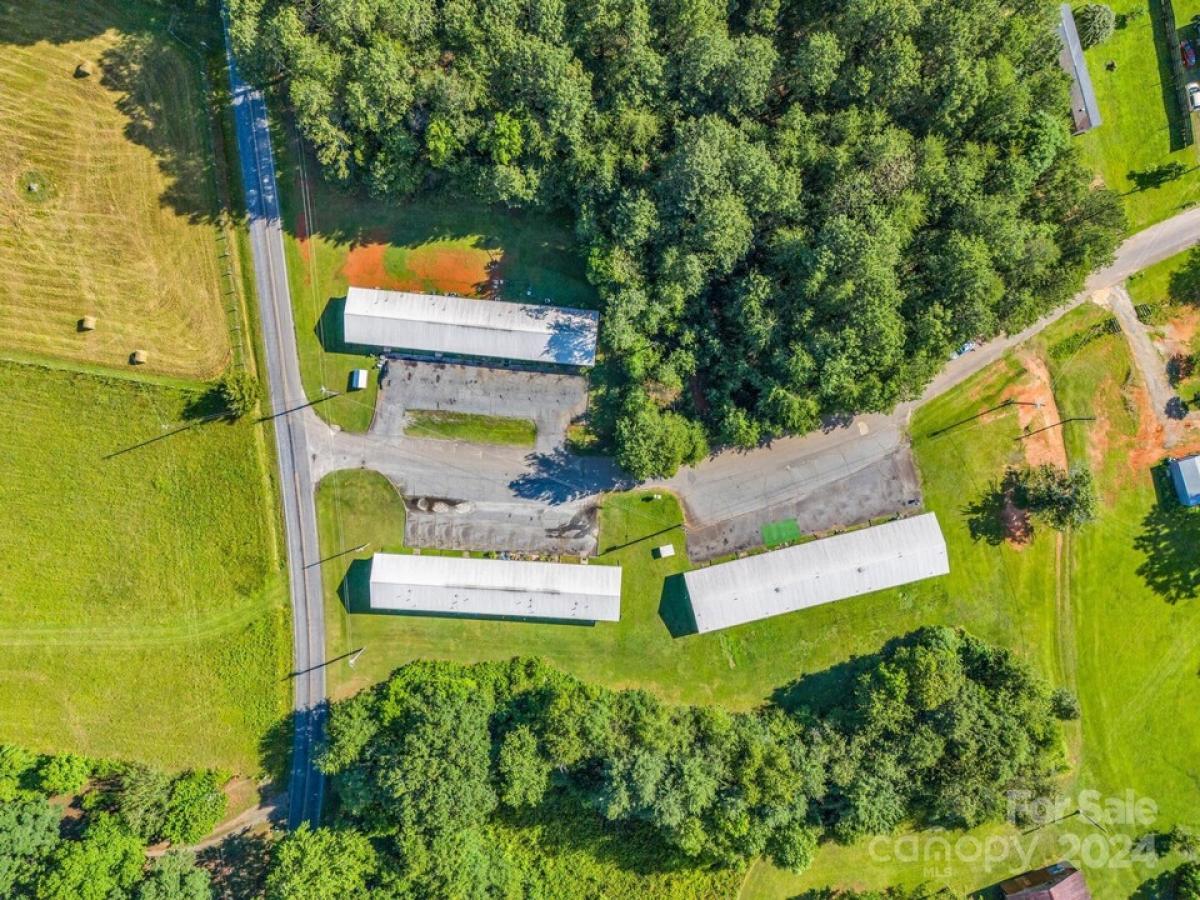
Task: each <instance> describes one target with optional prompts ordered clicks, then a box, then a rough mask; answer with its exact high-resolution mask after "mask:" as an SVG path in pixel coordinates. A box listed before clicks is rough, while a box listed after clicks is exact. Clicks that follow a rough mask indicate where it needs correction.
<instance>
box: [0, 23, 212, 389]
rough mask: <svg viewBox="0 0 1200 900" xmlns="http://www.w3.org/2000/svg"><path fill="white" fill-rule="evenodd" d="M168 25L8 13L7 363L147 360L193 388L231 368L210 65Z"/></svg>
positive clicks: (2, 106)
mask: <svg viewBox="0 0 1200 900" xmlns="http://www.w3.org/2000/svg"><path fill="white" fill-rule="evenodd" d="M169 16H170V13H169V10H167V9H165V8H163V7H162V6H154V5H151V4H148V3H143V2H139V0H78V2H76V0H28V2H23V3H4V4H0V85H2V86H3V90H2V91H0V269H2V270H3V271H4V278H3V280H0V352H5V351H7V352H10V353H14V354H20V355H25V356H41V357H59V358H66V359H72V360H78V361H82V362H86V363H93V364H102V365H106V366H126V365H128V360H129V356H130V354H131V353H132V352H133V351H134V350H143V351H145V352H146V353H147V359H148V362H147V364H146V367H145V368H146V369H148V370H151V371H155V372H161V373H167V374H171V375H177V376H184V377H189V378H209V377H213V376H216V375H218V374H219V373H220V372H221V370H222V369H223V368H224V367H225V365H226V364H227V363H228V361H229V359H230V341H229V338H228V321H227V315H226V311H225V309H224V307H223V305H222V283H221V269H220V260H219V258H218V252H219V251H218V238H219V235H220V226H219V225H218V224H217V212H218V208H217V201H216V196H217V194H216V187H215V185H216V181H215V172H214V166H213V153H212V134H211V129H210V120H209V118H208V116H207V115H205V114H204V110H206V109H207V108H208V104H207V102H206V98H205V96H204V93H203V89H202V82H201V74H200V73H201V70H202V68H203V64H202V62H201V61H200V60H199V59H198V58H197V57H195V56H193V55H191V54H192V52H193V51H190V50H189V49H187V48H185V47H184V45H183V44H181V43H180V42H179V41H178V40H176V39H175V38H173V37H172V36H171V35H170V34H169V33H168V32H167V26H168V22H169ZM176 30H177V31H179V30H180V26H178V25H177V26H176ZM81 65H82V66H84V67H85V68H83V69H79V70H77V66H81ZM85 72H90V74H85ZM85 316H93V317H95V319H96V328H95V330H94V331H84V330H81V329H79V328H78V324H79V322H80V320H81V319H82V318H83V317H85Z"/></svg>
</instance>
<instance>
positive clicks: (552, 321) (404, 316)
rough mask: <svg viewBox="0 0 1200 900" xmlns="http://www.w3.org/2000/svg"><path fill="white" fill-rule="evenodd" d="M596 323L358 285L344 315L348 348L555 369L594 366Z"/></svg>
mask: <svg viewBox="0 0 1200 900" xmlns="http://www.w3.org/2000/svg"><path fill="white" fill-rule="evenodd" d="M599 322H600V314H599V313H597V312H596V311H595V310H590V309H571V308H568V307H563V306H541V305H538V304H530V303H506V302H503V301H499V300H469V299H466V298H464V297H443V296H438V295H434V294H412V293H408V292H405V291H384V290H377V289H375V288H361V287H351V288H350V290H349V291H348V292H347V295H346V310H345V314H344V317H343V325H344V328H345V340H346V342H347V343H348V344H362V345H365V346H370V347H382V348H386V349H392V350H401V349H403V350H414V351H419V352H422V353H437V354H446V355H450V356H473V357H486V358H492V359H505V360H518V361H521V362H539V363H552V364H554V365H560V366H591V365H595V362H596V333H597V330H598V328H599Z"/></svg>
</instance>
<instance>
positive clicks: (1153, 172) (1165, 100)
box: [1075, 0, 1200, 232]
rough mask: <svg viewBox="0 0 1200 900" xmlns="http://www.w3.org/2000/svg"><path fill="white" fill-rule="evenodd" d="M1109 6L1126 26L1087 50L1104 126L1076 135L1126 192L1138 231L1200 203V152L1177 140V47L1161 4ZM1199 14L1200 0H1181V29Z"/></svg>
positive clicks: (1101, 171) (1110, 181)
mask: <svg viewBox="0 0 1200 900" xmlns="http://www.w3.org/2000/svg"><path fill="white" fill-rule="evenodd" d="M1110 5H1111V6H1112V8H1113V10H1114V11H1115V12H1116V13H1117V15H1118V22H1119V23H1120V22H1123V23H1124V24H1123V26H1122V27H1119V28H1118V29H1117V30H1116V32H1115V33H1114V34H1113V36H1112V38H1110V39H1109V40H1108V41H1106V42H1105V43H1103V44H1100V45H1099V46H1096V47H1093V48H1092V49H1090V50H1088V51H1087V54H1086V55H1087V62H1088V71H1089V73H1090V74H1091V78H1092V83H1093V84H1094V85H1095V88H1096V99H1097V101H1098V102H1099V104H1100V114H1101V118H1102V119H1103V124H1102V125H1100V127H1098V128H1096V129H1094V130H1092V131H1090V132H1088V133H1087V134H1085V135H1083V136H1081V137H1079V138H1076V139H1075V140H1076V141H1077V142H1078V144H1079V146H1080V148H1081V149H1082V151H1083V157H1084V159H1085V160H1086V161H1087V163H1088V164H1089V165H1090V166H1091V167H1092V168H1093V169H1095V171H1096V172H1097V173H1098V175H1099V176H1100V177H1101V178H1102V179H1103V180H1104V183H1105V184H1106V185H1108V187H1110V188H1112V189H1113V190H1114V191H1116V192H1117V193H1118V194H1121V195H1122V198H1123V200H1124V204H1125V212H1126V215H1127V216H1128V218H1129V231H1131V232H1134V231H1139V230H1141V229H1143V228H1145V227H1146V226H1148V225H1152V224H1154V223H1155V222H1159V221H1161V220H1163V219H1166V218H1168V217H1169V216H1172V215H1174V214H1175V213H1176V212H1178V211H1179V210H1181V209H1184V208H1186V207H1188V206H1192V205H1194V204H1196V203H1200V165H1198V162H1200V156H1198V155H1197V145H1195V144H1193V145H1192V146H1184V145H1183V143H1182V142H1181V141H1180V139H1179V137H1178V136H1179V134H1180V133H1181V115H1180V113H1179V112H1178V111H1177V110H1178V103H1177V101H1176V99H1175V94H1174V90H1175V89H1174V86H1173V82H1172V74H1171V63H1170V54H1174V53H1177V52H1178V48H1176V47H1168V46H1167V45H1166V37H1165V33H1164V30H1163V28H1162V25H1161V23H1160V21H1159V16H1160V9H1161V6H1160V4H1159V3H1158V2H1152V3H1150V4H1147V3H1146V2H1145V0H1116V2H1113V3H1111V4H1110ZM1197 12H1200V0H1181V2H1177V3H1176V4H1175V16H1176V19H1177V20H1178V24H1179V25H1180V26H1181V27H1182V26H1183V25H1184V24H1186V23H1187V22H1188V20H1189V19H1190V18H1191V16H1192V15H1193V14H1194V13H1197ZM1184 36H1185V35H1184V34H1182V33H1181V35H1180V37H1184ZM1188 36H1191V35H1188ZM1109 63H1112V64H1113V66H1112V67H1111V68H1110V67H1109Z"/></svg>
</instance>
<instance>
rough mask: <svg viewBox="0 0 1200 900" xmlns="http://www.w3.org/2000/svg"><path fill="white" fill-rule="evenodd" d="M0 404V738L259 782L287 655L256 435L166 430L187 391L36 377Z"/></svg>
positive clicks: (283, 694) (62, 375) (12, 372)
mask: <svg viewBox="0 0 1200 900" xmlns="http://www.w3.org/2000/svg"><path fill="white" fill-rule="evenodd" d="M0 391H2V392H3V394H4V396H5V398H6V400H7V404H8V415H9V417H10V422H11V423H13V425H14V426H15V427H10V428H6V429H4V431H3V433H2V434H0V459H2V460H4V465H3V469H4V477H3V478H0V535H3V538H2V539H0V645H2V646H3V654H2V655H3V661H2V662H0V742H5V741H11V742H13V743H17V744H22V745H25V746H28V747H32V748H35V749H38V750H42V751H59V752H62V751H73V752H79V753H86V754H93V755H97V756H112V757H121V758H127V759H135V760H144V761H146V762H150V763H154V764H157V765H160V766H164V767H167V768H179V767H184V766H221V767H226V768H229V769H231V770H233V771H236V772H243V773H254V772H257V771H259V770H260V769H261V766H262V753H261V751H260V743H261V742H262V741H263V740H264V737H265V736H266V735H267V734H268V732H269V731H270V730H271V729H272V728H273V727H274V726H276V725H277V724H278V723H279V722H280V721H281V720H282V719H283V717H284V715H285V712H286V710H287V707H288V697H289V688H288V685H287V683H286V681H285V680H284V675H285V674H286V672H287V671H288V664H289V659H290V655H289V654H290V645H289V641H288V637H287V614H286V607H285V603H286V592H285V588H284V584H283V579H282V576H281V567H280V561H279V559H278V555H277V552H276V550H275V547H276V546H277V538H276V534H275V520H274V516H273V515H272V514H271V513H270V509H271V507H270V503H271V493H270V489H269V485H268V483H267V481H266V478H265V474H264V472H265V468H264V454H263V446H262V442H263V435H262V434H261V433H259V432H258V431H257V430H256V429H259V428H260V427H261V426H257V425H255V424H252V423H250V422H248V421H247V422H242V423H238V424H227V423H225V422H213V423H209V424H204V425H199V426H197V427H193V428H189V429H186V430H183V431H179V432H177V433H172V432H173V430H174V429H176V428H177V427H179V426H180V425H181V424H183V423H186V421H187V416H188V408H189V406H191V405H193V404H194V403H195V400H196V397H197V395H196V394H195V393H193V392H190V391H187V390H184V389H181V388H176V387H171V386H167V385H156V384H149V383H145V382H137V381H132V380H127V379H124V378H117V377H109V378H102V377H96V376H93V375H89V374H84V373H80V372H69V371H65V370H58V369H51V368H43V367H39V366H31V365H16V364H12V363H0ZM122 451H123V452H122Z"/></svg>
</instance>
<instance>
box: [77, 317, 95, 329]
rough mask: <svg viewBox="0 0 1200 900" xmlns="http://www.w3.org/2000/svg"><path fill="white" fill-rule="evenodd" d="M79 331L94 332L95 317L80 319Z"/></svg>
mask: <svg viewBox="0 0 1200 900" xmlns="http://www.w3.org/2000/svg"><path fill="white" fill-rule="evenodd" d="M79 330H80V331H95V330H96V317H95V316H84V317H83V318H82V319H80V320H79Z"/></svg>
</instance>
